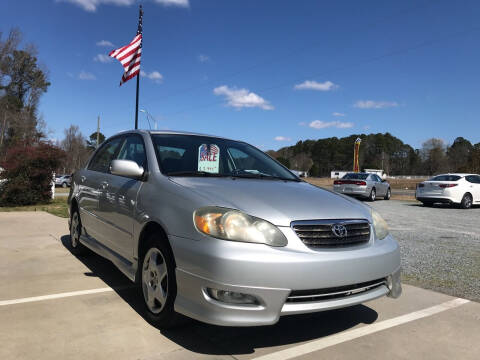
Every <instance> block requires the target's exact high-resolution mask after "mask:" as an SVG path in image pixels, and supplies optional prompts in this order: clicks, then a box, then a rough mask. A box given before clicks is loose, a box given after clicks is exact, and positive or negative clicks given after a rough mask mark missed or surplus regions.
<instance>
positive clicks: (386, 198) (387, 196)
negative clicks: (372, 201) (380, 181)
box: [384, 188, 392, 200]
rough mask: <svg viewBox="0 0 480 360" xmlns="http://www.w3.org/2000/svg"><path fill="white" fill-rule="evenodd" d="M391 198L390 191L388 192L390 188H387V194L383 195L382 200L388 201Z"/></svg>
mask: <svg viewBox="0 0 480 360" xmlns="http://www.w3.org/2000/svg"><path fill="white" fill-rule="evenodd" d="M391 196H392V190H390V188H388V190H387V193H386V194H385V197H384V199H385V200H390V197H391Z"/></svg>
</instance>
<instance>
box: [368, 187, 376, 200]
mask: <svg viewBox="0 0 480 360" xmlns="http://www.w3.org/2000/svg"><path fill="white" fill-rule="evenodd" d="M376 198H377V192H376V191H375V188H373V189H372V191H370V195H369V196H368V200H369V201H375V199H376Z"/></svg>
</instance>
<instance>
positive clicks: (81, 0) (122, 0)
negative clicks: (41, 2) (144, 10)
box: [57, 0, 135, 12]
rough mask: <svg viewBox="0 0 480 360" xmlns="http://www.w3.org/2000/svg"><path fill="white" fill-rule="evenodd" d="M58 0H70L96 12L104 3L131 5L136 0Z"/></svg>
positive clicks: (58, 0)
mask: <svg viewBox="0 0 480 360" xmlns="http://www.w3.org/2000/svg"><path fill="white" fill-rule="evenodd" d="M57 2H69V3H72V4H75V5H77V6H80V7H81V8H82V9H83V10H85V11H89V12H95V11H96V10H97V7H98V6H100V5H102V4H112V5H119V6H130V5H132V4H134V3H135V0H57Z"/></svg>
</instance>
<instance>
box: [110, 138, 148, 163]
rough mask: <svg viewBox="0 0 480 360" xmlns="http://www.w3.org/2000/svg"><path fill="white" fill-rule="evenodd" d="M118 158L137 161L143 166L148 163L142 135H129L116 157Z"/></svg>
mask: <svg viewBox="0 0 480 360" xmlns="http://www.w3.org/2000/svg"><path fill="white" fill-rule="evenodd" d="M116 158H117V159H118V160H131V161H135V162H136V163H137V164H138V166H141V167H143V168H145V167H146V165H147V156H146V154H145V145H144V143H143V139H142V137H141V136H140V135H128V136H127V137H126V138H125V140H124V142H123V144H122V146H121V148H120V151H119V152H118V155H117V157H116Z"/></svg>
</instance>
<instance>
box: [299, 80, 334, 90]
mask: <svg viewBox="0 0 480 360" xmlns="http://www.w3.org/2000/svg"><path fill="white" fill-rule="evenodd" d="M338 87H339V86H338V85H336V84H334V83H333V82H331V81H325V82H323V83H319V82H317V81H315V80H305V81H304V82H303V83H301V84H297V85H295V90H316V91H330V90H335V89H338Z"/></svg>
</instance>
